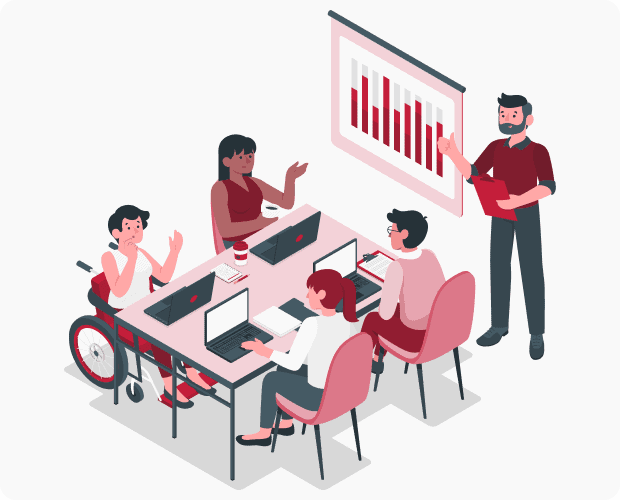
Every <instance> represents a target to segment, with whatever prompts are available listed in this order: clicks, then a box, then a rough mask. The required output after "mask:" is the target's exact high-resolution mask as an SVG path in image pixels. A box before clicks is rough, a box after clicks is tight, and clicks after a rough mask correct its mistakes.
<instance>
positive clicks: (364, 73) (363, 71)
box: [362, 64, 368, 78]
mask: <svg viewBox="0 0 620 500" xmlns="http://www.w3.org/2000/svg"><path fill="white" fill-rule="evenodd" d="M362 76H365V77H366V78H368V66H366V65H365V64H362Z"/></svg>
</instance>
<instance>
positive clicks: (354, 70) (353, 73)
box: [351, 59, 357, 90]
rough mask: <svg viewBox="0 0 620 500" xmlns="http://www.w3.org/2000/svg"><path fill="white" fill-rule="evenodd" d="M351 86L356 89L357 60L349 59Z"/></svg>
mask: <svg viewBox="0 0 620 500" xmlns="http://www.w3.org/2000/svg"><path fill="white" fill-rule="evenodd" d="M351 87H353V88H354V89H355V90H357V61H356V60H355V59H351Z"/></svg>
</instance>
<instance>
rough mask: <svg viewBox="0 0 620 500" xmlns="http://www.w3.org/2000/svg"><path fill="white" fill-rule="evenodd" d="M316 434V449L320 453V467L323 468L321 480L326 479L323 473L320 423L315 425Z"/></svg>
mask: <svg viewBox="0 0 620 500" xmlns="http://www.w3.org/2000/svg"><path fill="white" fill-rule="evenodd" d="M314 436H315V437H316V451H317V453H318V455H319V469H320V470H321V481H322V480H324V479H325V476H324V475H323V453H322V451H321V431H320V429H319V426H318V425H315V426H314Z"/></svg>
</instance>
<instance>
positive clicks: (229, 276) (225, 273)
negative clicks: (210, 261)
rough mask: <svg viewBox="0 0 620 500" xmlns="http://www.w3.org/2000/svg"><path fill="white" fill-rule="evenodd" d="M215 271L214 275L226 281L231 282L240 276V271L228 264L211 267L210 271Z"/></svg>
mask: <svg viewBox="0 0 620 500" xmlns="http://www.w3.org/2000/svg"><path fill="white" fill-rule="evenodd" d="M213 271H215V275H216V276H217V277H218V278H219V279H221V280H222V281H225V282H226V283H231V282H232V281H234V280H236V279H237V278H239V277H240V276H241V273H240V272H239V271H237V270H236V269H235V268H234V267H230V266H229V265H228V264H220V265H219V266H217V267H216V268H215V269H211V272H213Z"/></svg>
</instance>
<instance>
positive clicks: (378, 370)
mask: <svg viewBox="0 0 620 500" xmlns="http://www.w3.org/2000/svg"><path fill="white" fill-rule="evenodd" d="M372 373H374V374H375V375H381V374H382V373H383V361H381V362H380V363H379V361H375V360H374V359H373V360H372Z"/></svg>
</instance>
